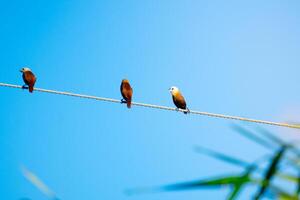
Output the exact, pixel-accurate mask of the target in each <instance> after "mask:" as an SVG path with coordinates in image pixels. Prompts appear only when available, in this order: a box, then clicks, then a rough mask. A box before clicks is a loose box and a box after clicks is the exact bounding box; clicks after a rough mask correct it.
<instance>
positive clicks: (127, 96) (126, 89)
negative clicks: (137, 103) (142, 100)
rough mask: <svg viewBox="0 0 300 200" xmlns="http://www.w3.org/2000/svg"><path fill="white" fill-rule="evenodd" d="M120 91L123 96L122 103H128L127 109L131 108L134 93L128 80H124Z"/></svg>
mask: <svg viewBox="0 0 300 200" xmlns="http://www.w3.org/2000/svg"><path fill="white" fill-rule="evenodd" d="M120 90H121V94H122V96H123V99H122V100H121V103H127V108H131V100H132V93H133V91H132V88H131V86H130V83H129V81H128V80H127V79H123V80H122V83H121V86H120Z"/></svg>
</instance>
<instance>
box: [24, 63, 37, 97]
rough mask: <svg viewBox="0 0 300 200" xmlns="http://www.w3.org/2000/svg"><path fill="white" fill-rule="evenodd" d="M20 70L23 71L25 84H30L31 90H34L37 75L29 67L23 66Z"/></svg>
mask: <svg viewBox="0 0 300 200" xmlns="http://www.w3.org/2000/svg"><path fill="white" fill-rule="evenodd" d="M20 72H22V73H23V80H24V83H25V85H27V86H28V90H29V92H33V88H34V84H35V82H36V77H35V75H34V74H33V73H32V71H31V70H30V69H29V68H27V67H24V68H22V69H21V70H20ZM25 85H24V86H23V89H27V87H26V86H25Z"/></svg>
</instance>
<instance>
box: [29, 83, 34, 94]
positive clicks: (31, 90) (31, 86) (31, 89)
mask: <svg viewBox="0 0 300 200" xmlns="http://www.w3.org/2000/svg"><path fill="white" fill-rule="evenodd" d="M28 89H29V92H30V93H32V92H33V85H29V87H28Z"/></svg>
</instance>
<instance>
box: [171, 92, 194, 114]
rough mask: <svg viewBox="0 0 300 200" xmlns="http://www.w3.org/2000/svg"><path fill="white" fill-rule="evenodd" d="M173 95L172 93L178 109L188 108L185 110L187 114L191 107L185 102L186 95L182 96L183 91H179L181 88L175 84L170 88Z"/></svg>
mask: <svg viewBox="0 0 300 200" xmlns="http://www.w3.org/2000/svg"><path fill="white" fill-rule="evenodd" d="M169 91H170V93H171V95H172V98H173V102H174V104H175V106H176V107H177V109H179V108H180V109H183V110H186V111H184V112H183V113H184V114H187V113H189V112H190V111H189V109H188V108H187V107H186V102H185V99H184V97H183V96H182V94H181V92H180V91H179V89H178V88H177V87H175V86H172V87H171V88H170V89H169Z"/></svg>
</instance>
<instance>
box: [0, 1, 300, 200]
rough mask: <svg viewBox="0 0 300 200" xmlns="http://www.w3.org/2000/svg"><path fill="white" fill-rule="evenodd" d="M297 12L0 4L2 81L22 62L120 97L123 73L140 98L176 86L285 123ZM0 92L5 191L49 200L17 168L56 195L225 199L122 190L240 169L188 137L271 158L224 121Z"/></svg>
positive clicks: (298, 47) (16, 77) (191, 98)
mask: <svg viewBox="0 0 300 200" xmlns="http://www.w3.org/2000/svg"><path fill="white" fill-rule="evenodd" d="M299 10H300V2H299V1H297V0H290V1H279V0H266V1H260V0H251V1H231V0H229V1H221V0H220V1H217V0H216V1H200V0H185V1H174V0H172V1H171V0H165V1H156V0H152V1H150V0H143V1H138V0H129V1H96V0H95V1H91V0H87V1H75V0H74V1H63V0H61V1H58V0H56V1H55V0H54V1H32V0H28V1H8V0H2V1H1V12H0V23H1V26H0V38H1V39H0V58H1V73H0V82H7V83H13V84H23V82H22V78H21V73H20V72H19V69H20V68H21V67H23V66H28V67H30V68H31V69H32V70H33V71H34V73H35V74H36V76H37V77H38V79H37V83H36V86H37V87H41V88H47V89H56V90H62V91H72V92H76V93H83V94H90V95H97V96H103V97H111V98H117V99H121V95H120V92H119V86H120V82H121V79H123V78H128V79H129V80H130V81H131V84H132V87H133V90H134V97H133V100H134V101H137V102H145V103H153V104H159V105H166V106H173V103H172V100H171V96H170V94H169V92H168V88H169V87H170V86H173V85H175V86H178V87H179V88H180V89H181V91H182V93H183V94H184V96H185V98H186V100H187V104H188V107H189V108H190V109H195V110H201V111H208V112H216V113H224V114H231V115H241V116H245V117H252V118H258V119H266V120H274V121H284V120H285V118H286V115H285V113H286V112H287V110H293V109H292V108H293V107H294V106H298V105H299V102H300V94H299V93H298V91H300V84H299V73H300V67H299V66H300V57H299V52H300V37H299V35H300V26H299V24H300V12H299ZM0 95H1V98H0V103H1V115H0V126H1V134H0V163H1V164H0V177H1V180H0V195H1V199H7V200H15V199H18V198H21V197H27V198H30V199H32V200H37V199H39V200H43V199H47V197H45V196H44V195H43V194H42V193H41V192H40V191H39V190H37V189H36V188H35V187H34V186H33V185H31V184H30V183H29V182H28V181H27V180H26V179H25V178H24V177H23V176H22V174H21V171H20V166H21V165H24V166H26V167H28V169H30V170H31V171H33V172H34V173H36V174H37V175H38V176H39V177H40V178H41V179H42V180H43V181H44V182H45V183H46V184H47V185H48V186H49V187H50V188H51V189H52V190H53V191H55V192H56V193H57V194H58V196H59V197H60V198H61V199H64V200H70V199H72V200H82V199H88V200H98V199H116V200H121V199H130V200H131V199H132V200H136V199H143V200H148V199H149V200H150V199H151V200H171V199H172V200H177V199H178V200H179V199H191V200H192V199H223V198H224V197H225V196H226V194H227V193H228V192H229V190H228V189H226V188H224V189H220V190H196V191H191V192H175V193H159V194H147V195H142V196H139V195H137V196H126V195H125V194H124V190H126V189H128V188H132V187H137V186H151V185H162V184H167V183H175V182H180V181H188V180H195V179H201V178H207V177H210V176H217V175H219V174H226V173H230V172H239V171H240V169H239V168H236V167H233V166H231V165H228V164H224V163H222V162H220V161H216V160H213V159H211V158H207V157H205V156H203V155H200V154H198V153H196V152H195V151H194V150H193V147H194V146H195V145H202V146H206V147H210V148H212V149H215V150H218V151H221V152H224V153H228V154H232V155H235V156H237V157H241V158H244V159H246V160H248V161H251V160H254V159H256V158H258V157H259V156H261V155H263V154H264V153H267V152H268V151H267V150H266V149H264V148H262V147H260V146H257V145H256V144H253V143H251V142H250V141H247V140H246V139H245V138H242V137H241V136H239V135H237V134H236V133H235V132H234V131H233V130H232V129H231V128H230V125H231V122H229V121H225V120H222V119H213V118H207V117H202V116H194V115H183V114H181V113H175V112H168V111H162V110H153V109H149V108H141V107H134V106H133V107H132V109H130V110H128V109H127V108H126V106H125V105H118V104H111V103H106V102H97V101H93V100H84V99H78V98H72V97H65V96H57V95H52V94H45V93H38V92H34V93H33V94H29V93H28V92H27V91H21V90H16V89H9V88H0ZM245 126H246V127H253V125H249V124H245ZM265 128H268V130H271V131H276V132H278V133H281V135H282V136H283V137H284V136H285V135H284V134H285V132H286V131H287V130H286V129H285V128H272V127H265ZM254 189H255V188H254ZM250 194H251V191H250V192H249V191H248V190H247V191H245V193H244V194H243V195H244V199H247V198H246V197H249V195H250Z"/></svg>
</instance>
